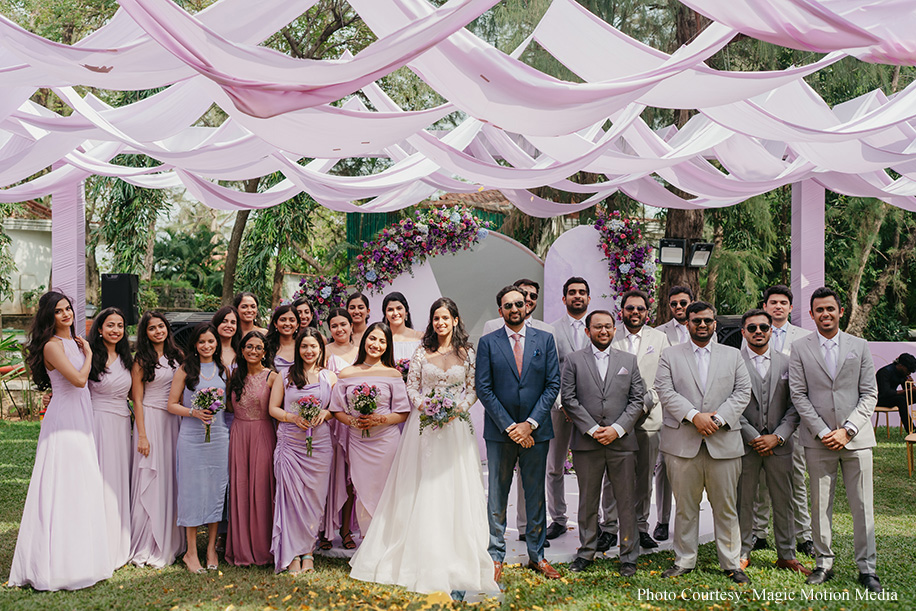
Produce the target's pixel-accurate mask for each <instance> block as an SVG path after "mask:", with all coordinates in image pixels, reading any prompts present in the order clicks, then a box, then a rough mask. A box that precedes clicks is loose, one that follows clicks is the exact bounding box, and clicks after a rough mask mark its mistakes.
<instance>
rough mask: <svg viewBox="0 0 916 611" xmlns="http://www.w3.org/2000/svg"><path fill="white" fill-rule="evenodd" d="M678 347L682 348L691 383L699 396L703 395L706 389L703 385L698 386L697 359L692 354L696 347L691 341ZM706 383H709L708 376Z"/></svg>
mask: <svg viewBox="0 0 916 611" xmlns="http://www.w3.org/2000/svg"><path fill="white" fill-rule="evenodd" d="M679 345H680V346H684V348H683V350H684V355H685V360H686V361H687V367H688V368H689V369H690V375H691V376H693V383H694V384H696V386H697V390H699V391H700V394H701V395H705V394H706V389H704V388H703V385H702V384H700V372H699V370H698V369H697V357H696V354H695V353H694V348H696V345H695V344H694V343H693V342H691V341H688V342H687V343H686V344H679ZM709 360H710V362H711V361H712V359H709ZM706 382H707V383H708V382H709V376H706Z"/></svg>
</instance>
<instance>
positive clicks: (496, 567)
mask: <svg viewBox="0 0 916 611" xmlns="http://www.w3.org/2000/svg"><path fill="white" fill-rule="evenodd" d="M502 579H503V563H502V562H499V561H498V560H494V561H493V581H495V582H496V583H499V582H500V581H502Z"/></svg>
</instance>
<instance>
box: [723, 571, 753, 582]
mask: <svg viewBox="0 0 916 611" xmlns="http://www.w3.org/2000/svg"><path fill="white" fill-rule="evenodd" d="M725 576H726V577H728V578H729V579H731V580H732V581H734V582H735V583H750V582H751V580H750V578H749V577H748V576H747V574H746V573H745V572H744V571H742V570H741V569H733V570H731V571H725Z"/></svg>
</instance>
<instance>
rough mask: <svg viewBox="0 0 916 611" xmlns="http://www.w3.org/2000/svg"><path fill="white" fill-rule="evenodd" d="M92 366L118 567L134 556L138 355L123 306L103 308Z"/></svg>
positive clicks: (93, 334) (93, 338)
mask: <svg viewBox="0 0 916 611" xmlns="http://www.w3.org/2000/svg"><path fill="white" fill-rule="evenodd" d="M89 343H90V344H91V345H92V368H91V369H90V370H89V395H90V397H92V424H93V432H94V434H95V445H96V450H97V451H98V455H99V469H101V471H102V482H103V483H104V484H105V490H104V492H103V494H104V501H105V523H106V524H107V525H108V550H109V553H110V555H111V568H112V570H115V569H118V568H120V567H122V566H124V565H125V564H127V561H128V559H129V558H130V458H131V439H130V428H131V427H130V409H129V408H128V407H127V400H128V396H129V394H130V385H131V379H130V369H131V367H132V366H133V359H132V358H131V356H130V344H129V343H128V341H127V336H126V335H125V334H124V314H123V312H121V310H119V309H118V308H105V309H104V310H102V311H101V312H99V314H98V316H96V317H95V321H93V323H92V328H91V329H90V330H89Z"/></svg>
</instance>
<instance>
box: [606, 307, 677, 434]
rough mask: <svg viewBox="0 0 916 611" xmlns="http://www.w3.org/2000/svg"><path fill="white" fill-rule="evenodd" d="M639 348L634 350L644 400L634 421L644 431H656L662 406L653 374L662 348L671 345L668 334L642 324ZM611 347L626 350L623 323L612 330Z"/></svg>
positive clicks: (658, 428) (656, 368)
mask: <svg viewBox="0 0 916 611" xmlns="http://www.w3.org/2000/svg"><path fill="white" fill-rule="evenodd" d="M639 335H640V338H641V339H640V341H639V350H637V351H636V361H637V362H638V363H639V375H641V376H642V381H643V382H644V383H645V385H646V401H645V405H644V406H643V414H644V415H643V417H642V418H640V419H639V421H638V422H637V423H636V428H638V429H642V430H644V431H658V430H660V429H661V428H662V406H661V403H659V401H658V392H657V391H656V390H655V374H656V373H657V372H658V361H659V359H660V358H661V356H662V350H664V349H665V348H667V347H668V346H670V345H671V343H670V342H669V341H668V336H667V335H665V334H664V333H662V332H661V331H659V330H658V329H653V328H651V327H647V326H644V327H643V328H642V331H640V332H639ZM611 347H612V348H616V349H618V350H622V351H624V352H627V350H628V349H629V345H628V344H627V328H626V327H625V326H623V324H619V325H617V330H616V331H615V332H614V341H612V342H611Z"/></svg>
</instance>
